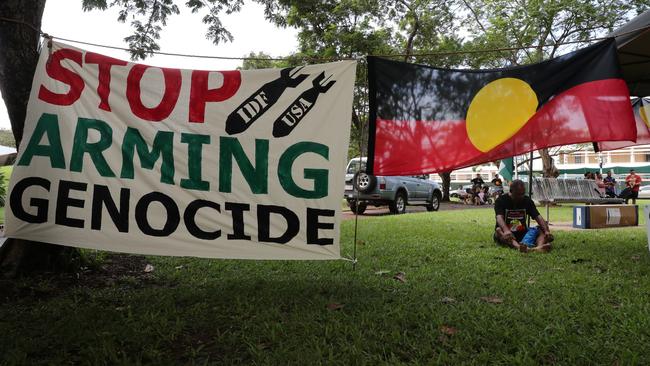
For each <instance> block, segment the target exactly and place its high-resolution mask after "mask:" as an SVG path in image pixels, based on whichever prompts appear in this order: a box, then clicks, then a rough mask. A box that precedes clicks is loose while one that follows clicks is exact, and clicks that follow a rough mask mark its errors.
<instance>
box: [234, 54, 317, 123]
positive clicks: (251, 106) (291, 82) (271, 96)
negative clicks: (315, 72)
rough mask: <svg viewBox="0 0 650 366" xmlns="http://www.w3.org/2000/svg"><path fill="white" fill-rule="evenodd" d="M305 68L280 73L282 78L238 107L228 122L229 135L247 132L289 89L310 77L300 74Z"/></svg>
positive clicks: (265, 85) (260, 90)
mask: <svg viewBox="0 0 650 366" xmlns="http://www.w3.org/2000/svg"><path fill="white" fill-rule="evenodd" d="M302 68H303V67H302V66H301V67H298V68H295V67H290V68H286V69H282V71H280V77H279V78H277V79H275V80H273V81H269V82H268V83H266V84H264V85H262V86H261V87H260V88H259V89H257V91H256V92H255V93H253V94H252V95H251V96H250V97H248V98H247V99H246V100H245V101H244V102H243V103H242V104H241V105H240V106H239V107H237V108H236V109H235V110H234V111H233V112H232V113H230V115H229V116H228V119H227V120H226V132H227V133H228V134H229V135H233V134H237V133H241V132H244V131H246V129H248V128H249V127H250V126H251V125H252V124H253V123H254V122H255V121H257V119H259V118H260V117H261V116H262V115H263V114H264V113H265V112H266V111H268V110H269V109H270V108H271V107H272V106H273V105H274V104H275V103H276V102H277V101H278V99H280V97H281V96H282V94H283V93H284V92H285V90H286V89H287V88H295V87H296V86H298V85H299V84H300V83H302V82H303V81H304V80H305V79H306V78H307V77H308V76H309V75H308V74H300V75H298V73H299V72H300V70H301V69H302Z"/></svg>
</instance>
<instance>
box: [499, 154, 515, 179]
mask: <svg viewBox="0 0 650 366" xmlns="http://www.w3.org/2000/svg"><path fill="white" fill-rule="evenodd" d="M499 174H501V176H502V177H503V179H505V180H507V181H508V182H512V177H513V176H514V174H515V163H514V159H513V158H505V159H501V162H500V163H499Z"/></svg>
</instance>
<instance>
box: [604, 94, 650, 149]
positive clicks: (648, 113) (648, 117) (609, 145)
mask: <svg viewBox="0 0 650 366" xmlns="http://www.w3.org/2000/svg"><path fill="white" fill-rule="evenodd" d="M631 102H632V108H633V110H634V119H635V120H636V139H635V140H632V141H604V142H599V143H598V144H597V146H598V150H599V151H609V150H616V149H622V148H624V147H628V146H635V145H648V144H650V99H648V98H637V97H632V100H631Z"/></svg>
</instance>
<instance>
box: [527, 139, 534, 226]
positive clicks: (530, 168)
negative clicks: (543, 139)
mask: <svg viewBox="0 0 650 366" xmlns="http://www.w3.org/2000/svg"><path fill="white" fill-rule="evenodd" d="M528 196H529V197H530V198H532V197H533V152H532V151H531V152H530V160H529V161H528ZM526 226H528V227H530V216H528V224H527V225H526Z"/></svg>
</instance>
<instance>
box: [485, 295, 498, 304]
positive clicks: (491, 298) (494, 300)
mask: <svg viewBox="0 0 650 366" xmlns="http://www.w3.org/2000/svg"><path fill="white" fill-rule="evenodd" d="M481 300H483V301H485V302H487V303H490V304H503V299H502V298H500V297H496V296H483V297H481Z"/></svg>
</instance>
